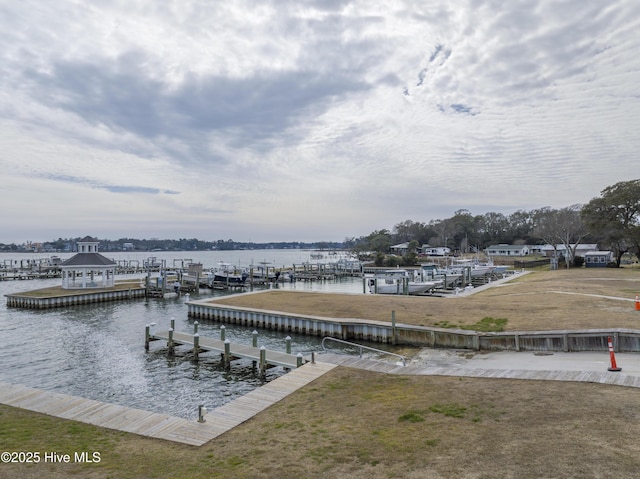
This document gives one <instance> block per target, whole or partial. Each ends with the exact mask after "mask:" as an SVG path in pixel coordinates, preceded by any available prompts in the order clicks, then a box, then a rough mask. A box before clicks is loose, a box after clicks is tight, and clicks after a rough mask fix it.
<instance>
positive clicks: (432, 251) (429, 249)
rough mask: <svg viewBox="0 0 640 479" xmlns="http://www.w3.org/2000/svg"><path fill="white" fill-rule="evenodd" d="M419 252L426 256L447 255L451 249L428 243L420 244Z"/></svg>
mask: <svg viewBox="0 0 640 479" xmlns="http://www.w3.org/2000/svg"><path fill="white" fill-rule="evenodd" d="M420 252H421V253H422V254H426V255H427V256H448V255H450V254H451V250H450V249H449V248H447V247H446V246H429V245H428V244H424V245H422V248H421V249H420Z"/></svg>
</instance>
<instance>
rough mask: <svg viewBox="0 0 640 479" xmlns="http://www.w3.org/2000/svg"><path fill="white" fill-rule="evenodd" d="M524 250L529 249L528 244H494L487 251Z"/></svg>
mask: <svg viewBox="0 0 640 479" xmlns="http://www.w3.org/2000/svg"><path fill="white" fill-rule="evenodd" d="M523 248H529V247H528V246H527V245H526V244H493V245H491V246H489V247H487V249H502V250H508V249H514V250H521V249H523Z"/></svg>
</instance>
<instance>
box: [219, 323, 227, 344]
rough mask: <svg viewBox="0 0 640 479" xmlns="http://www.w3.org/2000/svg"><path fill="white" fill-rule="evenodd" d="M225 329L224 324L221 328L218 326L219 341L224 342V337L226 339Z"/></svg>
mask: <svg viewBox="0 0 640 479" xmlns="http://www.w3.org/2000/svg"><path fill="white" fill-rule="evenodd" d="M226 330H227V328H225V326H224V324H223V325H222V326H220V341H224V340H225V337H226V332H227V331H226Z"/></svg>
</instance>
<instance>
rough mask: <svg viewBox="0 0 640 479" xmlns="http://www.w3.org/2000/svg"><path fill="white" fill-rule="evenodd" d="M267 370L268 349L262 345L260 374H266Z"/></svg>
mask: <svg viewBox="0 0 640 479" xmlns="http://www.w3.org/2000/svg"><path fill="white" fill-rule="evenodd" d="M266 370H267V349H266V348H265V347H264V346H261V347H260V375H261V376H264V375H265V372H266Z"/></svg>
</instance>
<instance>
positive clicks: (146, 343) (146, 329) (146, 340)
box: [144, 324, 150, 351]
mask: <svg viewBox="0 0 640 479" xmlns="http://www.w3.org/2000/svg"><path fill="white" fill-rule="evenodd" d="M149 330H150V326H149V325H148V324H147V325H146V326H145V327H144V349H146V350H147V351H149Z"/></svg>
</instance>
